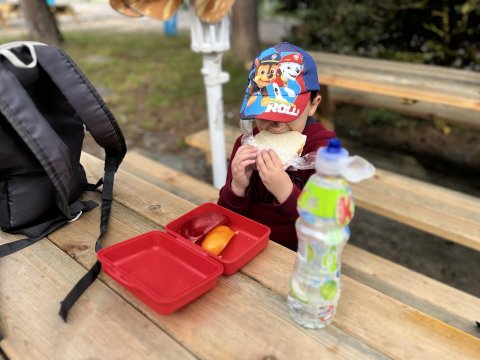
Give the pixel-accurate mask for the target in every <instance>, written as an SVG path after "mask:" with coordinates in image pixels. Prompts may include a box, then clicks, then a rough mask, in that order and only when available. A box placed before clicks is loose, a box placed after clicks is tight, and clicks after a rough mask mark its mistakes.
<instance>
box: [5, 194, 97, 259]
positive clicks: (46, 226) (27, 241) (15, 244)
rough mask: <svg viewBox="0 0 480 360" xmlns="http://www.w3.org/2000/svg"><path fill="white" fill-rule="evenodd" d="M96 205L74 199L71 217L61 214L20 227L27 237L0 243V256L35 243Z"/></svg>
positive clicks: (89, 201)
mask: <svg viewBox="0 0 480 360" xmlns="http://www.w3.org/2000/svg"><path fill="white" fill-rule="evenodd" d="M97 206H98V204H97V203H96V202H95V201H92V200H88V201H76V202H74V203H73V204H72V205H70V211H71V213H72V214H74V215H73V217H72V218H71V219H68V218H66V217H65V216H63V215H61V216H58V217H57V218H55V219H53V220H49V221H47V222H44V223H42V224H38V225H35V226H32V227H30V228H27V229H22V233H23V234H25V235H27V236H29V237H28V238H24V239H19V240H15V241H12V242H9V243H7V244H2V245H0V258H2V257H4V256H7V255H10V254H13V253H15V252H17V251H19V250H21V249H23V248H26V247H27V246H30V245H32V244H35V243H36V242H38V241H40V240H41V239H43V238H44V237H45V236H46V235H48V234H50V233H51V232H53V231H55V230H57V229H58V228H59V227H61V226H62V225H64V224H66V223H67V222H69V221H71V220H72V219H74V218H75V217H76V216H79V215H80V213H81V212H84V211H85V212H86V211H90V210H92V209H93V208H95V207H97ZM39 229H42V230H39Z"/></svg>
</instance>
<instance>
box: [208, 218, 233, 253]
mask: <svg viewBox="0 0 480 360" xmlns="http://www.w3.org/2000/svg"><path fill="white" fill-rule="evenodd" d="M235 234H236V233H235V231H233V230H232V229H230V228H229V227H228V226H226V225H218V226H216V227H214V228H213V229H212V230H210V231H209V232H208V233H207V235H206V236H205V239H204V240H203V242H202V248H204V249H205V250H207V251H208V252H209V253H211V254H213V255H217V256H218V255H219V254H220V253H221V252H222V251H223V249H225V246H227V244H228V243H229V241H230V240H231V239H232V238H233V237H234V236H235Z"/></svg>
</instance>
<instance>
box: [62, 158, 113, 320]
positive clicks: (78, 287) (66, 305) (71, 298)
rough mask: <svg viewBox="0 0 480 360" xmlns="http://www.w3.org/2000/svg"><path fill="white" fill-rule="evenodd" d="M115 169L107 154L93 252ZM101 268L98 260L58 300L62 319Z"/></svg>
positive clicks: (105, 222)
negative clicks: (63, 297) (65, 294)
mask: <svg viewBox="0 0 480 360" xmlns="http://www.w3.org/2000/svg"><path fill="white" fill-rule="evenodd" d="M116 170H117V164H116V161H115V159H114V158H113V157H110V156H109V155H108V154H107V157H106V159H105V174H104V176H103V190H102V211H101V213H102V217H101V220H100V235H99V236H98V239H97V241H96V243H95V252H98V251H99V250H100V249H101V248H102V246H101V245H100V241H101V239H102V237H103V235H104V234H105V232H106V231H107V228H108V222H109V219H110V212H111V209H112V199H113V183H114V180H115V171H116ZM101 269H102V265H101V263H100V262H99V261H97V262H95V264H94V265H93V266H92V267H91V268H90V270H88V272H87V273H86V274H85V275H84V276H83V277H82V278H81V279H80V280H79V281H78V282H77V283H76V284H75V285H74V287H73V288H72V289H71V290H70V292H69V293H68V294H67V296H66V297H65V299H63V301H61V302H60V311H59V315H60V316H61V318H62V319H63V321H65V322H66V321H67V317H68V312H69V311H70V309H71V308H72V306H73V305H74V304H75V302H76V301H77V300H78V299H79V298H80V296H82V294H83V293H84V292H85V291H86V290H87V289H88V287H89V286H90V285H91V284H92V283H93V282H94V281H95V279H96V278H97V277H98V274H99V273H100V270H101Z"/></svg>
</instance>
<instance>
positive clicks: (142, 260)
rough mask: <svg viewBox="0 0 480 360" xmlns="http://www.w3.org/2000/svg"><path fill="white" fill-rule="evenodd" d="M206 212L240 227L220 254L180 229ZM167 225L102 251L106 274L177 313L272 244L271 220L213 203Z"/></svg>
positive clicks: (164, 309) (158, 307)
mask: <svg viewBox="0 0 480 360" xmlns="http://www.w3.org/2000/svg"><path fill="white" fill-rule="evenodd" d="M205 212H217V213H220V214H222V215H224V216H225V217H226V218H227V222H226V224H225V225H227V226H228V227H229V228H230V229H232V230H233V231H235V232H236V235H235V236H234V237H233V238H232V239H231V240H230V242H229V243H228V245H227V246H226V248H225V249H224V250H223V251H222V252H221V253H220V255H219V256H215V255H212V254H210V253H208V252H207V251H206V250H204V249H203V248H202V247H201V242H198V243H193V242H192V241H190V240H187V239H186V238H184V237H183V236H181V235H180V233H181V229H182V228H183V227H184V226H185V224H186V223H187V222H189V221H190V220H191V219H193V218H196V217H198V216H199V215H201V214H203V213H205ZM165 229H166V232H164V231H158V230H155V231H150V232H147V233H145V234H141V235H139V236H136V237H134V238H131V239H129V240H126V241H122V242H120V243H117V244H114V245H112V246H108V247H105V248H103V249H101V250H100V251H99V252H98V253H97V256H98V260H99V261H100V262H101V263H102V269H103V271H104V272H105V273H106V274H108V275H109V276H110V277H112V278H113V279H114V280H115V281H117V282H118V283H120V284H121V285H122V286H123V287H125V288H126V289H127V290H129V291H130V292H131V293H132V294H134V295H135V296H136V297H138V298H139V299H140V300H142V301H143V302H144V303H145V304H147V305H148V306H150V307H151V308H152V309H153V310H155V311H157V312H158V313H160V314H169V313H172V312H174V311H176V310H178V309H179V308H181V307H182V306H184V305H186V304H188V303H190V302H191V301H193V300H194V299H196V298H197V297H199V296H200V295H202V294H204V293H205V292H207V291H208V290H210V289H213V288H214V287H215V286H216V284H217V280H218V278H219V277H220V275H222V274H225V275H231V274H234V273H235V272H237V271H238V270H239V269H240V268H241V267H242V266H244V265H245V264H246V263H247V262H248V261H250V260H251V259H252V258H253V257H255V256H256V255H257V254H258V253H260V252H261V251H262V250H263V249H264V248H265V247H266V246H267V245H268V236H269V235H270V229H269V228H268V227H267V226H265V225H262V224H259V223H257V222H255V221H253V220H250V219H248V218H246V217H244V216H241V215H239V214H237V213H235V212H233V211H230V210H228V209H225V208H223V207H221V206H219V205H217V204H213V203H205V204H202V205H200V206H198V207H196V208H195V209H193V210H192V211H189V212H188V213H186V214H185V215H182V216H180V217H179V218H177V219H175V220H174V221H172V222H170V223H169V224H167V226H166V227H165Z"/></svg>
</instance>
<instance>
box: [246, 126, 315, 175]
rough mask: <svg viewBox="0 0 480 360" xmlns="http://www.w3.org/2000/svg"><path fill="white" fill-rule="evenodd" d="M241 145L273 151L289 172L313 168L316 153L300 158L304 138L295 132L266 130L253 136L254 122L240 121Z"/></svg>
mask: <svg viewBox="0 0 480 360" xmlns="http://www.w3.org/2000/svg"><path fill="white" fill-rule="evenodd" d="M240 128H241V130H242V133H243V135H242V145H244V144H250V145H253V146H255V147H256V148H258V149H273V150H275V152H276V153H277V155H278V156H279V158H280V159H281V160H282V163H283V167H284V168H285V169H288V170H290V171H293V170H308V169H314V168H315V158H316V153H315V152H312V153H308V154H304V155H303V156H302V151H303V146H304V145H305V142H306V136H305V135H302V134H300V133H299V132H296V131H289V132H287V133H284V134H273V133H270V132H268V131H266V130H264V131H261V132H259V133H258V134H256V135H254V134H253V128H254V120H240Z"/></svg>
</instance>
